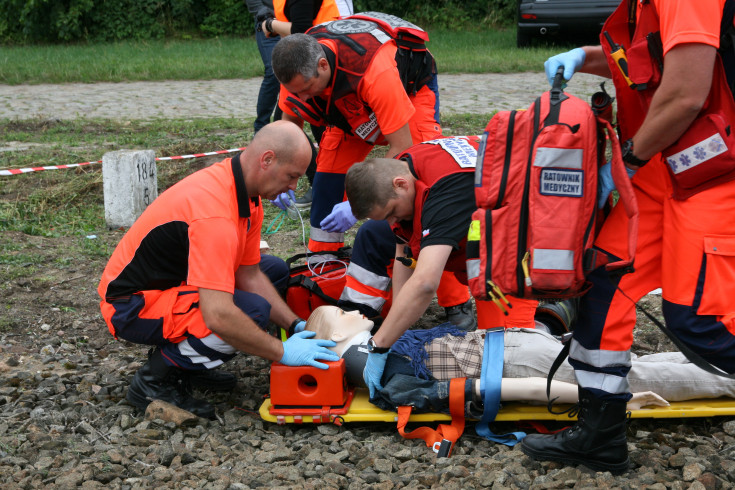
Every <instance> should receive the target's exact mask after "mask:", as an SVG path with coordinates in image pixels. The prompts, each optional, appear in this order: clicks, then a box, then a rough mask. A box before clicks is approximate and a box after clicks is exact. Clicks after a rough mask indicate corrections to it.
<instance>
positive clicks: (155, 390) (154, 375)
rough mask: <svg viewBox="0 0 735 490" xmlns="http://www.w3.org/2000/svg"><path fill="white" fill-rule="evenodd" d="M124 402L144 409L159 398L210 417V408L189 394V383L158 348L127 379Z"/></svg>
mask: <svg viewBox="0 0 735 490" xmlns="http://www.w3.org/2000/svg"><path fill="white" fill-rule="evenodd" d="M126 398H127V399H128V401H129V402H130V403H132V404H133V405H135V406H136V407H138V408H139V409H140V410H142V411H145V409H146V407H148V404H149V403H150V402H152V401H153V400H163V401H165V402H168V403H170V404H172V405H176V406H177V407H179V408H183V409H184V410H186V411H188V412H191V413H193V414H194V415H197V416H199V417H205V418H210V419H211V418H214V407H213V406H212V405H210V404H209V403H207V402H205V401H204V400H197V399H196V398H194V397H193V396H192V394H191V384H190V382H189V380H188V378H187V377H186V376H182V370H181V369H178V368H176V367H173V366H169V365H168V364H166V361H164V359H163V355H162V354H161V350H160V349H154V350H153V351H152V353H149V355H148V361H147V362H146V363H145V364H144V365H143V366H142V367H141V368H140V369H138V371H137V372H136V373H135V376H133V380H132V381H131V382H130V387H129V388H128V394H127V397H126Z"/></svg>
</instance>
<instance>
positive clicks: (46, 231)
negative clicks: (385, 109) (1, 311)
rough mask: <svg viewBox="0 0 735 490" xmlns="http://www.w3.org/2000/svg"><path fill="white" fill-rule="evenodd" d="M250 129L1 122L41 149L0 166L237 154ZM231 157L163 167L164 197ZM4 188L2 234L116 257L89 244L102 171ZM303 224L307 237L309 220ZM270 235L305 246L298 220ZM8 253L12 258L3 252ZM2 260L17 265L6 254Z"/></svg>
mask: <svg viewBox="0 0 735 490" xmlns="http://www.w3.org/2000/svg"><path fill="white" fill-rule="evenodd" d="M489 117H490V115H478V114H451V115H448V116H445V117H444V125H445V126H446V128H447V130H446V131H445V134H446V135H463V134H480V133H482V131H483V129H484V128H485V125H486V124H487V121H488V119H489ZM251 128H252V126H251V124H250V121H242V120H238V119H196V120H156V121H147V122H146V121H122V122H121V121H99V120H74V121H60V122H49V121H39V120H14V121H9V120H4V121H2V120H0V147H2V146H4V145H6V144H8V143H9V142H10V141H17V140H21V141H23V142H24V143H34V144H36V146H33V145H31V146H29V147H28V149H26V150H23V151H12V152H3V153H0V155H1V156H2V157H1V158H2V161H0V167H3V168H5V167H11V168H20V167H29V166H40V165H62V164H72V163H80V162H83V161H97V160H101V159H102V155H103V154H104V153H105V152H107V151H114V150H119V149H122V148H126V149H152V150H154V151H155V153H156V156H172V155H181V154H188V153H196V152H202V151H211V150H220V149H229V148H236V147H241V146H245V145H247V144H248V143H249V141H250V140H251V139H252V129H251ZM383 152H384V149H382V148H379V149H377V150H376V154H378V155H381V156H382V154H383ZM227 156H228V155H218V156H216V157H207V158H199V159H190V160H174V161H162V162H158V191H159V193H161V192H163V191H164V190H165V189H166V188H168V187H170V186H171V185H173V184H174V183H176V182H178V181H179V180H181V179H182V178H184V177H185V176H186V175H189V174H190V173H192V172H194V171H196V170H198V169H200V168H202V167H203V166H205V165H206V164H207V163H212V162H215V161H218V160H221V159H222V158H225V157H227ZM0 181H1V182H2V185H0V232H3V231H17V232H22V233H25V234H27V235H35V236H45V237H61V236H78V237H80V238H79V240H80V241H79V244H78V247H79V253H81V254H83V255H85V256H90V257H95V256H97V257H99V256H103V257H104V256H108V255H109V253H110V252H111V250H110V249H109V246H108V244H107V242H106V241H104V240H95V239H87V238H86V236H87V235H92V234H100V233H104V232H105V231H106V224H105V220H104V196H103V192H102V165H101V164H97V165H90V166H86V167H78V168H76V169H68V170H49V171H43V172H31V173H28V174H23V175H14V176H9V177H0ZM307 185H308V184H307V182H306V178H302V179H301V182H300V183H299V186H300V189H299V191H297V194H300V193H301V192H303V191H304V190H305V189H306V188H307ZM264 210H265V219H264V231H265V227H267V226H268V225H269V224H270V223H271V222H272V221H273V220H275V219H276V218H277V217H278V214H279V213H280V210H279V209H277V208H276V207H275V206H271V205H267V206H264ZM303 218H304V226H305V227H306V229H307V233H308V227H309V222H308V213H305V215H304V216H303ZM272 229H274V230H275V229H277V230H278V231H280V232H283V231H295V230H298V232H299V233H298V234H299V237H298V243H299V244H300V243H301V223H300V222H299V221H298V220H291V219H284V220H283V222H282V223H281V224H280V227H278V224H274V225H273V226H272ZM307 238H308V235H307ZM266 239H267V237H266ZM294 252H296V253H298V252H300V248H299V247H298V246H295V250H294ZM5 253H6V254H12V253H13V252H12V251H10V250H6V252H5ZM3 260H5V261H9V260H15V259H11V258H10V257H9V256H7V257H6V255H3ZM60 265H61V264H60Z"/></svg>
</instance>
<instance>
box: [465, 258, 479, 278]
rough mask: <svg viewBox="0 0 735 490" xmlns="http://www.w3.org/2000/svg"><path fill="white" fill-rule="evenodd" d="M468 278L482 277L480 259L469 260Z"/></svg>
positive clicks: (467, 262)
mask: <svg viewBox="0 0 735 490" xmlns="http://www.w3.org/2000/svg"><path fill="white" fill-rule="evenodd" d="M466 264H467V279H475V278H476V277H480V259H472V260H467V261H466Z"/></svg>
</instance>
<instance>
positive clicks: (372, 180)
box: [345, 158, 410, 219]
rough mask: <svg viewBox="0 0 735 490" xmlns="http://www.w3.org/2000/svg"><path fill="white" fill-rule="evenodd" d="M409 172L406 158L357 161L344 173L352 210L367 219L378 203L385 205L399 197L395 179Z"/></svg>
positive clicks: (356, 214)
mask: <svg viewBox="0 0 735 490" xmlns="http://www.w3.org/2000/svg"><path fill="white" fill-rule="evenodd" d="M408 173H410V172H409V170H408V165H407V164H406V162H404V161H403V160H394V159H392V158H369V159H367V160H365V161H364V162H360V163H356V164H355V165H353V166H352V167H350V169H349V170H348V171H347V175H346V176H345V192H346V193H347V199H348V200H349V201H350V207H351V208H352V214H354V215H355V217H356V218H357V219H365V218H367V216H368V215H369V214H370V212H371V211H372V210H373V209H374V208H375V207H378V206H385V205H386V204H387V203H388V201H390V200H391V199H393V198H395V197H396V192H395V189H394V188H393V179H394V178H395V177H398V176H400V175H405V174H408Z"/></svg>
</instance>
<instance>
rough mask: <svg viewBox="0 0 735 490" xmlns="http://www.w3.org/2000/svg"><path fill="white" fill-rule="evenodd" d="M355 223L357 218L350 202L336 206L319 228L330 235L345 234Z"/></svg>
mask: <svg viewBox="0 0 735 490" xmlns="http://www.w3.org/2000/svg"><path fill="white" fill-rule="evenodd" d="M355 223H357V218H355V216H354V215H353V214H352V207H350V201H343V202H341V203H339V204H335V205H334V207H333V208H332V212H331V213H329V214H328V215H327V217H326V218H324V219H323V220H322V221H321V222H320V223H319V228H321V229H322V230H324V231H328V232H329V233H343V232H345V231H347V230H349V229H350V228H352V225H354V224H355Z"/></svg>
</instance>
